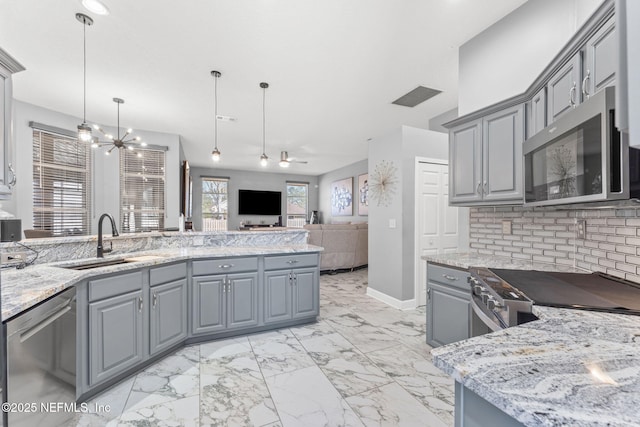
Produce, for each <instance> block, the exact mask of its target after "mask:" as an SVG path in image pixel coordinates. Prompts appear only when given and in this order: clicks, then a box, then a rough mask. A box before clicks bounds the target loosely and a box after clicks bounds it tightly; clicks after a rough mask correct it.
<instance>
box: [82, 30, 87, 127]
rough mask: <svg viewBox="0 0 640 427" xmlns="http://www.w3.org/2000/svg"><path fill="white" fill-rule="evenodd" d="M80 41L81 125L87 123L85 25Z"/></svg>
mask: <svg viewBox="0 0 640 427" xmlns="http://www.w3.org/2000/svg"><path fill="white" fill-rule="evenodd" d="M82 40H83V46H82V49H83V51H82V52H83V60H82V73H83V80H84V81H83V91H84V92H83V94H82V103H83V105H82V123H86V122H87V24H86V23H83V24H82Z"/></svg>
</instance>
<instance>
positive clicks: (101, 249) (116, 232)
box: [98, 213, 119, 258]
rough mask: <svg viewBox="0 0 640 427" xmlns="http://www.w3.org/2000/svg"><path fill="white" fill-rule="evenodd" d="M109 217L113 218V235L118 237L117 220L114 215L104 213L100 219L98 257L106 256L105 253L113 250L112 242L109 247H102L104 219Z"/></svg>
mask: <svg viewBox="0 0 640 427" xmlns="http://www.w3.org/2000/svg"><path fill="white" fill-rule="evenodd" d="M105 217H107V218H109V220H111V236H112V237H118V236H119V234H118V229H117V228H116V222H115V221H114V220H113V217H112V216H111V215H109V214H108V213H103V214H102V215H101V216H100V220H99V221H98V258H104V254H105V253H109V252H111V251H112V250H113V243H111V242H109V243H111V246H110V247H109V249H104V248H103V247H102V220H103V219H104V218H105Z"/></svg>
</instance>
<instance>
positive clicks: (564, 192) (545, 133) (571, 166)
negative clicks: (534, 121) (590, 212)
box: [523, 87, 630, 206]
mask: <svg viewBox="0 0 640 427" xmlns="http://www.w3.org/2000/svg"><path fill="white" fill-rule="evenodd" d="M614 114H615V88H614V87H608V88H605V89H603V90H601V91H600V92H598V93H596V94H595V95H593V96H592V97H591V98H590V99H588V100H586V101H585V102H583V103H582V104H580V105H578V106H577V107H576V108H575V109H573V110H572V111H570V112H568V113H566V114H565V115H564V116H562V117H561V118H560V119H558V120H557V121H556V122H554V123H552V124H551V125H549V126H548V127H546V128H545V129H543V130H541V131H540V132H538V133H537V134H536V135H534V136H532V137H531V138H529V139H528V140H526V141H525V143H524V146H523V152H524V163H525V165H524V170H525V205H531V206H541V205H554V204H566V203H582V202H593V201H601V200H616V199H629V198H630V183H629V144H628V141H627V138H626V136H625V137H621V135H620V132H619V131H618V130H617V129H616V127H615V117H614Z"/></svg>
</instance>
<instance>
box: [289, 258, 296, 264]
mask: <svg viewBox="0 0 640 427" xmlns="http://www.w3.org/2000/svg"><path fill="white" fill-rule="evenodd" d="M297 263H298V260H297V259H290V260H289V261H287V264H297Z"/></svg>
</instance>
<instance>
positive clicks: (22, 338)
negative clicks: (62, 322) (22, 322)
mask: <svg viewBox="0 0 640 427" xmlns="http://www.w3.org/2000/svg"><path fill="white" fill-rule="evenodd" d="M70 310H71V301H69V304H67V305H66V306H64V307H62V308H61V309H60V310H58V311H56V312H55V313H53V314H52V315H50V316H49V317H47V318H45V319H44V320H42V321H41V322H40V323H38V324H36V325H35V326H32V327H31V328H29V329H27V330H26V331H24V332H22V333H20V342H25V341H26V340H28V339H29V338H31V337H32V336H34V335H35V334H37V333H38V332H40V331H41V330H43V329H44V328H46V327H47V326H49V325H50V324H52V323H53V322H55V321H56V320H57V319H58V318H60V317H62V316H64V315H65V314H66V313H67V312H69V311H70Z"/></svg>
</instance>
